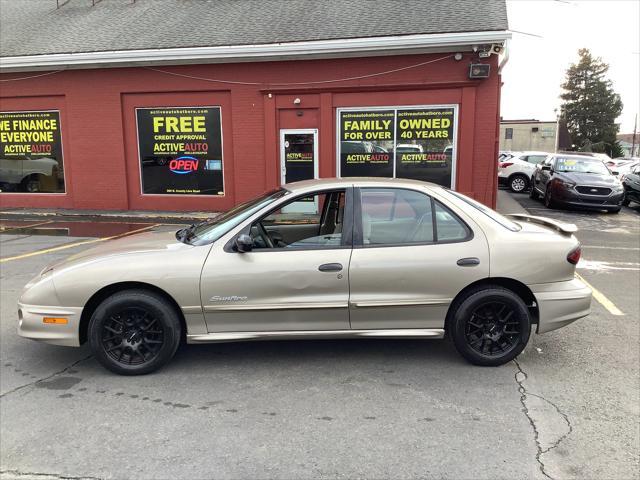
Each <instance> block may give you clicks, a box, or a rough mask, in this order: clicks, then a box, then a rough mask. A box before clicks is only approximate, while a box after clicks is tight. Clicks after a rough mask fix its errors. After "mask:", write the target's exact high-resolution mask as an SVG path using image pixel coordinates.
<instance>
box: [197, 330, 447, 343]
mask: <svg viewBox="0 0 640 480" xmlns="http://www.w3.org/2000/svg"><path fill="white" fill-rule="evenodd" d="M443 337H444V329H442V328H402V329H395V330H293V331H282V332H217V333H206V334H201V335H200V334H196V335H187V343H222V342H241V341H248V340H295V339H302V340H304V339H307V340H314V339H331V338H443Z"/></svg>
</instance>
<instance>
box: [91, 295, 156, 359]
mask: <svg viewBox="0 0 640 480" xmlns="http://www.w3.org/2000/svg"><path fill="white" fill-rule="evenodd" d="M101 341H102V348H103V349H104V351H105V353H107V354H108V355H109V357H111V358H112V359H113V360H115V361H116V362H118V363H121V364H123V365H142V364H144V363H148V362H151V361H152V360H153V359H154V358H155V357H156V356H157V355H158V353H159V352H160V348H161V347H162V344H163V343H164V328H163V327H162V324H161V323H159V322H158V319H157V318H156V317H154V316H153V313H151V312H149V311H147V310H145V309H144V308H139V307H129V308H125V309H124V310H122V311H120V312H117V313H114V314H112V315H110V316H109V318H107V320H106V321H105V322H103V324H102V337H101Z"/></svg>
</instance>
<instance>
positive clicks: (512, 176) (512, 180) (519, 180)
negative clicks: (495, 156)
mask: <svg viewBox="0 0 640 480" xmlns="http://www.w3.org/2000/svg"><path fill="white" fill-rule="evenodd" d="M548 156H549V154H548V153H546V152H518V153H517V154H515V155H513V156H511V157H509V158H507V159H505V160H503V161H501V162H500V163H498V185H503V186H506V187H509V189H510V190H511V191H512V192H515V193H521V192H524V191H526V190H528V189H529V187H530V186H531V185H530V182H529V179H530V178H531V175H533V172H534V171H535V169H536V165H538V164H539V163H540V162H543V161H544V160H545V159H546V158H547V157H548Z"/></svg>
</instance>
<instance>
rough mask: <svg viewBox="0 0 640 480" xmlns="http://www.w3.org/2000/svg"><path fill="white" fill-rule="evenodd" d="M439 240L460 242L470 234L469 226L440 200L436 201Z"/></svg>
mask: <svg viewBox="0 0 640 480" xmlns="http://www.w3.org/2000/svg"><path fill="white" fill-rule="evenodd" d="M434 203H435V205H436V208H435V217H436V231H437V232H438V242H460V241H462V240H465V239H466V238H467V237H468V236H469V230H468V228H467V226H466V225H465V224H464V223H463V222H462V220H460V219H459V218H458V217H457V216H456V215H455V214H453V213H452V212H451V211H449V210H447V209H446V208H445V207H444V206H443V205H442V204H441V203H440V202H438V201H436V202H434Z"/></svg>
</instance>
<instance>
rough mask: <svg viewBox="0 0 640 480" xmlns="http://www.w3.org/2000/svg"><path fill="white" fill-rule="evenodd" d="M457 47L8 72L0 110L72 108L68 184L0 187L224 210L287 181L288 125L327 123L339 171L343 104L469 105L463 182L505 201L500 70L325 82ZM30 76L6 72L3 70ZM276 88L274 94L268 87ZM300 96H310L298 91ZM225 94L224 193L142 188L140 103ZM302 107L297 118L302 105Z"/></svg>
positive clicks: (31, 199)
mask: <svg viewBox="0 0 640 480" xmlns="http://www.w3.org/2000/svg"><path fill="white" fill-rule="evenodd" d="M444 56H446V54H432V55H410V56H388V57H368V58H357V59H355V58H354V59H331V60H307V61H295V62H293V61H291V62H264V63H238V64H217V65H189V66H179V67H178V66H174V67H171V66H169V67H162V69H164V70H169V71H172V72H179V73H180V74H184V75H190V76H197V77H205V78H209V79H226V80H233V81H235V82H257V83H259V84H260V85H240V84H235V83H233V84H232V83H222V82H210V81H204V80H199V79H190V78H183V77H177V76H172V75H167V74H165V73H160V72H157V71H153V70H149V69H145V68H113V69H95V70H70V71H64V72H60V73H56V74H54V75H48V76H44V77H40V78H34V79H29V80H21V81H15V82H3V83H2V90H1V91H0V110H2V111H11V110H48V109H56V110H60V112H61V128H62V142H63V149H64V162H65V183H66V193H65V194H19V193H1V194H0V204H1V205H2V206H3V207H50V208H53V207H65V208H76V209H145V210H176V211H192V210H209V211H219V210H224V209H227V208H230V207H231V206H232V205H234V204H236V203H238V202H240V201H243V200H246V199H248V198H249V197H251V196H253V195H256V194H258V193H261V192H263V191H264V190H266V189H269V188H273V187H275V186H277V185H279V183H280V173H279V158H278V138H279V137H278V131H279V128H281V127H282V128H291V127H292V126H295V127H296V128H298V127H299V128H302V127H313V128H318V129H319V132H320V133H319V151H320V152H319V153H320V176H321V177H328V176H335V174H336V168H335V165H336V158H335V157H336V151H335V150H336V149H335V138H336V131H335V128H336V125H335V123H336V121H335V118H336V115H335V109H336V108H338V107H343V106H375V105H412V104H416V105H420V104H443V103H456V104H459V105H460V107H459V128H458V160H457V161H458V163H457V169H456V177H457V178H456V188H457V189H458V190H459V191H461V192H464V193H467V194H470V195H472V196H474V197H475V198H476V199H478V200H480V201H482V202H484V203H486V204H488V205H491V206H493V205H495V189H496V168H497V167H496V153H497V151H496V148H497V147H496V140H497V134H498V133H497V132H498V122H497V119H498V109H499V89H500V79H499V76H498V74H497V62H496V58H495V57H492V58H491V59H489V60H485V61H484V62H487V61H488V62H489V63H491V69H492V71H491V76H490V78H488V79H486V80H469V79H468V78H467V72H468V69H469V63H470V61H471V57H470V55H465V57H464V59H463V60H462V61H455V60H453V58H447V59H445V60H441V61H437V62H435V63H431V64H427V65H423V66H420V67H416V68H411V69H406V70H402V71H399V72H395V73H391V74H385V75H378V76H373V77H369V78H365V79H359V80H350V81H341V82H331V83H326V84H310V85H292V86H279V85H274V84H275V83H282V82H315V81H318V80H331V79H338V78H346V77H356V76H362V75H368V74H371V73H376V72H382V71H388V70H393V69H398V68H402V67H405V66H408V65H415V64H417V63H421V62H425V61H428V60H431V59H438V58H441V57H444ZM25 76H29V73H24V72H23V73H19V74H17V73H16V74H4V75H2V78H3V79H9V78H17V77H25ZM269 95H271V96H269ZM294 98H300V99H301V100H302V101H301V103H300V105H299V106H294V104H293V99H294ZM163 105H166V106H192V105H221V106H222V112H223V124H222V127H223V142H224V152H223V157H224V171H225V196H224V197H209V196H202V197H198V196H192V197H189V196H170V197H169V196H146V195H141V194H140V187H139V184H140V179H139V168H138V162H139V160H138V154H137V143H136V142H137V140H136V131H135V107H144V106H163ZM299 109H302V110H303V112H304V115H303V117H299V118H298V120H299V122H298V123H296V122H297V120H296V115H295V112H296V111H297V110H299Z"/></svg>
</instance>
